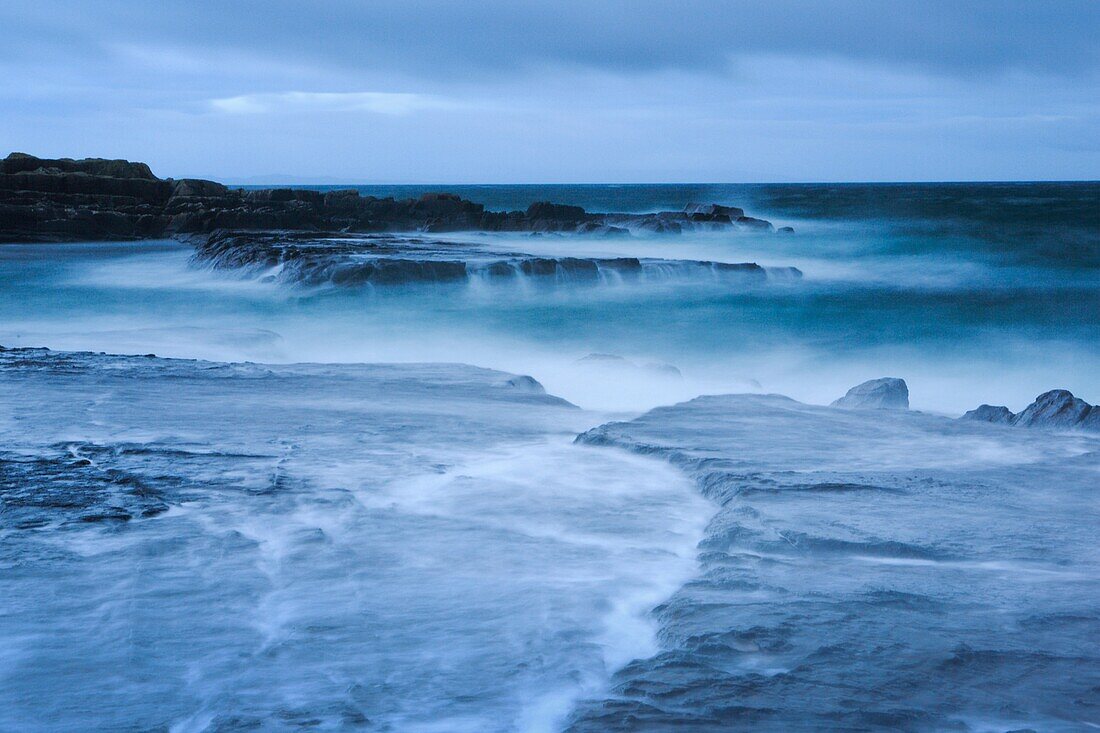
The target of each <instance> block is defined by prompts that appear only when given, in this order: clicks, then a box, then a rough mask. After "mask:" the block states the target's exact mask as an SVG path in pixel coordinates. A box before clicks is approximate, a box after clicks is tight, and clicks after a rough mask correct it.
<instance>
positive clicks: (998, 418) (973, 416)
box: [959, 405, 1016, 425]
mask: <svg viewBox="0 0 1100 733" xmlns="http://www.w3.org/2000/svg"><path fill="white" fill-rule="evenodd" d="M1015 418H1016V416H1015V415H1014V414H1013V413H1012V411H1011V410H1009V409H1008V408H1007V407H1003V406H1001V405H979V406H978V407H977V408H976V409H973V410H971V411H970V412H968V413H966V414H965V415H963V416H962V417H961V418H959V419H960V420H977V421H978V422H988V423H993V424H995V425H1011V424H1012V421H1013V420H1014V419H1015Z"/></svg>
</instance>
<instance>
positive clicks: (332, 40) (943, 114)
mask: <svg viewBox="0 0 1100 733" xmlns="http://www.w3.org/2000/svg"><path fill="white" fill-rule="evenodd" d="M0 28H3V29H4V31H3V36H4V42H3V43H2V44H0V147H2V148H4V150H3V153H0V154H4V153H6V152H7V151H8V150H20V151H23V152H28V153H33V154H36V155H42V156H68V157H82V156H100V157H124V158H130V159H134V160H144V161H147V162H148V163H150V164H151V165H152V166H153V170H154V171H155V172H156V173H158V174H159V175H162V176H174V177H181V176H186V175H198V176H204V177H213V178H217V179H221V180H226V181H231V182H244V181H249V180H253V181H257V182H259V181H262V180H274V179H275V178H276V177H279V178H284V177H285V178H295V179H298V180H303V181H304V180H311V179H312V180H315V181H319V180H332V181H334V182H354V181H361V182H450V183H455V182H585V181H591V182H615V181H619V182H643V181H644V182H664V181H670V182H676V181H700V182H721V181H830V180H839V181H844V180H848V181H853V180H854V181H866V180H960V179H962V180H974V179H998V180H1004V179H1097V178H1100V40H1098V39H1100V1H1098V0H1081V1H1076V0H1050V1H1045V0H1032V1H1030V2H1010V1H1007V0H1005V1H994V0H975V1H973V2H967V1H966V0H951V1H947V2H941V1H939V0H921V2H916V1H912V2H901V1H900V0H899V1H898V2H891V1H889V0H881V1H879V0H865V1H863V2H855V1H844V0H840V1H837V2H824V1H816V2H800V1H796V0H759V1H756V0H744V1H740V2H738V1H734V0H726V1H725V2H692V1H690V0H680V1H679V2H646V1H645V0H619V1H618V2H607V1H604V0H582V1H579V2H569V3H549V2H523V0H511V1H500V2H498V1H496V0H484V1H480V2H474V1H470V2H462V1H460V0H450V1H449V2H436V1H419V0H394V1H390V0H374V1H369V0H362V1H360V2H353V1H352V0H319V1H318V0H314V1H313V2H307V1H306V0H263V2H251V1H242V0H235V1H234V0H187V1H179V2H177V1H175V0H151V1H149V2H146V1H144V0H132V1H130V2H122V1H118V0H99V1H97V0H84V1H83V2H77V1H75V0H74V1H71V2H63V1H57V0H2V1H0Z"/></svg>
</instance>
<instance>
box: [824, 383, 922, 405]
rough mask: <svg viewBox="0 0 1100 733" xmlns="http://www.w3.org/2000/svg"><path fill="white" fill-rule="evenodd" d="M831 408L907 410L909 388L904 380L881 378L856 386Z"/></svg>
mask: <svg viewBox="0 0 1100 733" xmlns="http://www.w3.org/2000/svg"><path fill="white" fill-rule="evenodd" d="M832 407H845V408H850V409H860V410H868V409H874V410H908V409H909V387H908V385H906V384H905V380H904V379H898V378H897V377H882V378H880V379H872V380H869V381H867V382H864V383H862V384H857V385H856V386H855V387H852V388H851V389H850V390H848V393H847V394H845V395H844V396H843V397H841V398H840V399H838V400H836V401H834V402H833V404H832Z"/></svg>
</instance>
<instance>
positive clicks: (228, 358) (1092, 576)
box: [0, 182, 1100, 733]
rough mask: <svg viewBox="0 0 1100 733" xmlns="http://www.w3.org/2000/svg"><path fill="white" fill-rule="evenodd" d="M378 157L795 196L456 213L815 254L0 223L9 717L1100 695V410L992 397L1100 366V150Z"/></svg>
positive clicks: (774, 706)
mask: <svg viewBox="0 0 1100 733" xmlns="http://www.w3.org/2000/svg"><path fill="white" fill-rule="evenodd" d="M313 188H317V189H319V190H332V189H338V188H348V186H317V187H313ZM356 188H358V190H359V191H360V192H361V193H362V194H363V195H372V196H380V197H383V196H394V197H397V198H407V197H416V196H420V195H422V194H423V193H428V192H436V191H447V192H451V193H456V194H459V195H461V196H463V197H464V198H468V199H471V200H473V201H476V202H479V203H483V204H485V206H486V208H488V209H491V210H517V209H526V208H527V206H529V205H530V204H531V203H534V202H538V201H553V202H556V203H565V204H573V205H579V206H583V207H584V208H585V209H587V210H589V211H616V212H628V213H641V212H654V211H662V210H679V209H682V208H683V207H684V206H686V205H688V204H691V203H719V204H726V205H734V206H740V207H742V208H744V209H745V211H746V213H747V214H749V215H750V216H754V217H760V218H764V219H767V220H769V221H771V222H772V223H773V224H774V225H775V226H776V227H785V226H789V227H792V228H793V229H794V232H793V233H778V232H774V231H730V230H719V231H685V232H683V233H681V234H679V235H653V236H631V237H616V238H595V237H581V236H561V235H553V234H541V235H538V236H533V235H530V234H525V233H454V234H438V235H436V234H432V235H423V236H430V237H431V238H432V239H434V240H439V241H440V242H441V243H442V245H441V246H444V247H449V246H453V247H454V248H455V250H456V251H461V250H462V248H464V247H470V246H476V247H478V248H480V249H486V248H488V249H494V248H497V249H500V251H502V252H525V253H530V254H535V255H545V256H548V257H551V256H552V257H563V256H568V257H578V258H603V257H640V258H650V259H652V260H654V261H656V260H670V261H677V262H679V261H685V260H690V261H695V260H698V261H708V262H721V263H747V262H752V263H757V264H759V265H761V266H763V267H765V268H786V267H795V268H798V270H799V271H801V273H802V277H801V278H797V279H795V278H776V279H773V278H769V279H767V280H761V281H758V282H739V281H730V280H727V279H723V278H717V277H711V276H708V275H707V274H706V273H705V272H702V271H699V272H698V273H697V275H691V276H684V275H683V273H682V272H680V271H676V272H673V270H672V269H670V270H669V272H670V273H672V274H671V275H670V276H668V277H645V278H638V279H626V280H624V279H616V278H610V277H601V278H599V279H596V280H588V279H586V280H583V281H581V280H572V279H570V278H563V277H557V278H550V279H547V278H541V279H539V278H522V277H521V278H512V279H509V280H507V281H496V280H493V279H489V278H471V279H468V280H465V281H461V282H440V283H433V282H416V283H407V284H391V285H376V286H370V285H364V286H362V287H355V288H342V287H303V286H296V285H295V284H293V283H288V282H286V281H283V280H280V279H279V278H275V277H271V276H269V275H268V274H267V273H264V272H256V271H254V270H249V271H247V272H243V271H242V272H238V271H232V270H216V269H212V268H210V267H208V266H206V265H204V264H203V263H201V262H196V261H195V260H194V259H193V258H192V253H193V248H192V245H191V244H189V243H188V242H186V241H176V240H155V241H143V242H125V243H118V242H116V243H74V244H42V245H23V244H0V346H3V347H4V350H3V351H0V730H3V731H8V730H11V731H93V730H94V731H101V730H102V731H152V730H157V731H172V732H173V733H176V732H181V733H182V732H183V731H245V730H249V731H251V730H256V731H283V730H294V731H296V730H340V731H344V730H364V731H386V732H400V731H410V732H413V733H420V732H424V733H429V732H432V733H434V732H440V733H450V732H452V731H453V732H456V733H457V732H462V731H471V732H481V731H486V732H494V731H517V732H519V731H523V732H528V731H530V732H535V731H573V732H574V733H580V732H581V731H585V732H588V731H592V732H596V731H707V732H710V731H736V730H746V731H749V730H751V731H759V730H766V731H771V730H775V731H817V730H835V731H879V730H882V731H886V730H906V731H943V730H951V731H982V732H985V731H1014V730H1015V731H1022V730H1035V731H1082V730H1090V729H1096V728H1100V646H1098V644H1097V641H1096V640H1097V639H1100V551H1098V550H1097V545H1096V541H1095V540H1096V533H1097V528H1098V527H1100V436H1097V435H1096V434H1091V435H1090V434H1086V433H1074V432H1056V431H1044V430H1029V429H1025V428H1013V427H1007V426H999V425H985V424H975V423H970V422H965V421H958V420H956V418H958V417H959V416H961V415H962V414H963V413H964V412H966V411H967V410H970V409H973V408H974V407H976V406H978V405H980V404H983V403H987V404H994V405H1006V406H1007V407H1009V409H1011V410H1013V411H1014V412H1018V411H1020V410H1021V409H1023V408H1024V407H1025V406H1026V405H1027V404H1028V403H1030V402H1031V401H1032V400H1033V399H1034V398H1035V397H1036V395H1038V394H1040V393H1041V392H1045V391H1047V390H1049V389H1054V388H1063V389H1068V390H1070V391H1072V392H1073V393H1074V394H1075V395H1077V396H1078V397H1081V398H1082V399H1085V400H1088V401H1090V402H1092V403H1096V402H1100V183H1091V182H1066V183H1058V182H1039V183H1028V182H1011V183H919V184H910V183H889V184H858V183H846V184H690V185H688V184H662V185H625V184H624V185H595V184H593V185H485V186H474V185H462V186H454V185H438V186H412V185H401V186H379V185H371V186H359V187H356ZM878 377H900V378H903V379H905V380H906V382H907V384H908V389H909V393H910V396H909V399H910V405H911V410H910V411H908V412H901V413H893V412H891V413H889V414H886V413H885V412H882V411H847V410H840V409H837V408H830V407H828V405H829V403H830V402H831V401H832V400H834V399H836V398H837V397H840V396H841V395H843V394H844V393H845V391H846V390H847V389H848V388H850V387H852V386H853V385H855V384H858V383H860V382H863V381H865V380H868V379H872V378H878Z"/></svg>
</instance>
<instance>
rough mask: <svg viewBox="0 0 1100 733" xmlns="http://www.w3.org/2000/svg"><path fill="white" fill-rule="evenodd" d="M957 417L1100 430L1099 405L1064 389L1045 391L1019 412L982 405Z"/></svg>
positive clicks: (1036, 426) (997, 406) (1009, 423)
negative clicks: (1091, 403) (1092, 403)
mask: <svg viewBox="0 0 1100 733" xmlns="http://www.w3.org/2000/svg"><path fill="white" fill-rule="evenodd" d="M959 419H960V420H974V421H979V422H988V423H994V424H998V425H1014V426H1017V427H1024V428H1050V429H1055V430H1088V431H1096V432H1100V406H1097V405H1090V404H1089V403H1088V402H1085V401H1084V400H1082V399H1080V398H1078V397H1074V396H1073V393H1072V392H1070V391H1069V390H1065V389H1052V390H1050V391H1049V392H1044V393H1043V394H1041V395H1039V396H1038V397H1036V398H1035V401H1034V402H1032V403H1031V404H1030V405H1028V406H1027V407H1026V408H1025V409H1024V411H1023V412H1021V413H1019V414H1018V415H1017V414H1014V413H1013V412H1012V411H1011V410H1009V409H1008V408H1007V407H1003V406H999V405H981V406H979V407H978V408H976V409H974V410H971V411H970V412H968V413H966V414H965V415H963V416H962V417H960V418H959Z"/></svg>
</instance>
